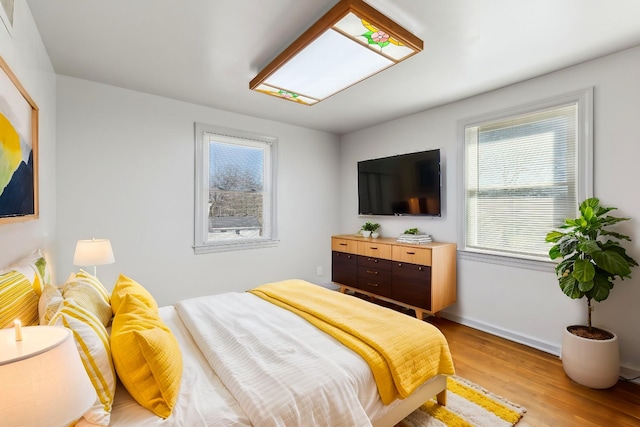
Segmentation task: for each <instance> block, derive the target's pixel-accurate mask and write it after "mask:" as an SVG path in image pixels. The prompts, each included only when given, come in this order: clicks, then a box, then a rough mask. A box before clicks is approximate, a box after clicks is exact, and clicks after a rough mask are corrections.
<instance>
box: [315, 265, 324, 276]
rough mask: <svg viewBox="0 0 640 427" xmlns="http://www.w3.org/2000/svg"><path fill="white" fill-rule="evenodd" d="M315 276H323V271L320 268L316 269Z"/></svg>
mask: <svg viewBox="0 0 640 427" xmlns="http://www.w3.org/2000/svg"><path fill="white" fill-rule="evenodd" d="M316 275H318V276H324V269H323V268H322V267H320V266H318V267H316Z"/></svg>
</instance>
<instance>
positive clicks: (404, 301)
mask: <svg viewBox="0 0 640 427" xmlns="http://www.w3.org/2000/svg"><path fill="white" fill-rule="evenodd" d="M331 252H332V261H331V280H332V281H333V282H334V283H336V284H337V285H339V286H340V291H341V292H345V291H347V290H352V291H356V292H359V293H362V294H365V295H368V296H370V297H373V298H378V299H381V300H385V301H389V302H392V303H395V304H398V305H401V306H404V307H407V308H410V309H413V310H415V312H416V316H417V317H418V318H420V319H424V318H425V317H426V316H427V315H429V314H437V313H438V312H439V311H440V310H442V309H444V308H445V307H448V306H449V305H451V304H453V303H455V302H456V245H455V243H442V242H433V243H428V244H423V245H411V244H407V243H398V242H397V241H396V239H394V238H378V239H373V238H364V237H360V236H356V235H351V234H345V235H337V236H332V237H331Z"/></svg>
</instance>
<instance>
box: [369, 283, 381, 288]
mask: <svg viewBox="0 0 640 427" xmlns="http://www.w3.org/2000/svg"><path fill="white" fill-rule="evenodd" d="M367 285H369V286H373V287H374V288H377V287H378V284H377V283H367Z"/></svg>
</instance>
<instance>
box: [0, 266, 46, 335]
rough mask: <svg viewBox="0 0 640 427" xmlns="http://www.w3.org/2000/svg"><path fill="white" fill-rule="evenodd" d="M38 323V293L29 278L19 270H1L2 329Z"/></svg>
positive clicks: (0, 313) (0, 309) (0, 327)
mask: <svg viewBox="0 0 640 427" xmlns="http://www.w3.org/2000/svg"><path fill="white" fill-rule="evenodd" d="M14 320H20V322H22V324H23V325H25V326H29V325H37V324H38V320H39V319H38V294H36V292H35V291H34V289H33V284H32V283H31V282H30V281H29V279H28V278H27V277H26V276H25V275H24V274H22V273H21V272H19V271H17V270H9V271H5V272H0V329H2V328H8V327H11V326H13V321H14Z"/></svg>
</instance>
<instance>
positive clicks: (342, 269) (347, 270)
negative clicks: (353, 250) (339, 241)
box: [331, 251, 358, 286]
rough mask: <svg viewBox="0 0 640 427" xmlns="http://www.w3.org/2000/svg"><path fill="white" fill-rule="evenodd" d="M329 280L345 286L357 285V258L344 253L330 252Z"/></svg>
mask: <svg viewBox="0 0 640 427" xmlns="http://www.w3.org/2000/svg"><path fill="white" fill-rule="evenodd" d="M331 280H332V281H333V282H336V283H340V284H343V285H347V286H356V285H357V284H358V265H357V257H356V256H355V255H353V254H347V253H344V252H336V251H333V252H332V259H331Z"/></svg>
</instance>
